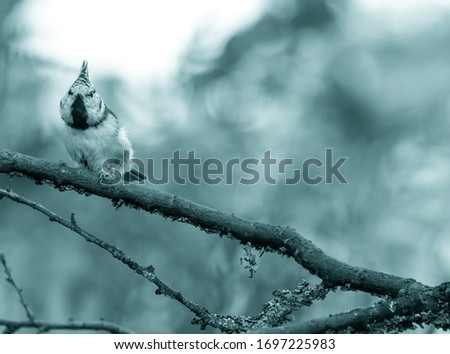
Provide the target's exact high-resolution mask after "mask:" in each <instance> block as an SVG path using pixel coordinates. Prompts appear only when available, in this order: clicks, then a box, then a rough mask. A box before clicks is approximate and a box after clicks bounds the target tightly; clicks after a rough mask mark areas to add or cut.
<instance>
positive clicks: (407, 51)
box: [0, 0, 450, 333]
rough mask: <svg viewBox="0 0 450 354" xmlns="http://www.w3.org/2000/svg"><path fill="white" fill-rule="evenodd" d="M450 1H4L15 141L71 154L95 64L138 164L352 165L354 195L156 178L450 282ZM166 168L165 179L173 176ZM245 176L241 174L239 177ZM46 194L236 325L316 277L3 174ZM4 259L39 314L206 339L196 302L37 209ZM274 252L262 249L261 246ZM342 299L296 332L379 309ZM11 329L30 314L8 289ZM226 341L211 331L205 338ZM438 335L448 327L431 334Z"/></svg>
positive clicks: (51, 204) (351, 254) (43, 199)
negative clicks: (75, 103)
mask: <svg viewBox="0 0 450 354" xmlns="http://www.w3.org/2000/svg"><path fill="white" fill-rule="evenodd" d="M449 19H450V3H449V2H447V1H443V0H442V1H437V0H430V1H427V2H423V1H419V0H417V1H414V0H410V1H407V0H404V1H395V2H393V1H391V2H389V1H387V0H383V1H376V2H375V1H370V0H344V1H339V2H338V1H326V0H310V1H306V0H304V1H295V0H281V1H265V0H247V1H245V2H239V4H238V2H236V4H234V3H232V2H224V1H219V0H215V1H211V0H208V1H207V0H202V1H200V0H197V1H193V2H192V1H191V2H183V1H175V0H170V1H164V2H162V1H161V2H148V1H137V0H136V1H132V2H130V1H128V2H125V1H87V0H78V1H64V2H61V1H56V0H45V1H44V0H40V1H36V0H35V1H33V0H22V1H12V0H3V1H1V2H0V25H1V28H0V31H1V32H0V35H1V37H0V38H1V39H0V147H1V148H8V149H11V150H16V151H19V152H21V153H24V154H29V155H33V156H37V157H42V158H45V159H47V160H50V161H55V162H57V161H60V160H64V161H67V162H68V161H69V156H68V154H67V152H66V150H65V147H64V144H63V142H62V140H61V134H60V132H61V128H62V121H61V119H60V117H59V112H58V108H59V100H60V98H61V97H62V96H63V95H64V94H65V92H66V91H67V90H68V88H69V87H70V85H71V84H72V82H73V81H74V80H75V78H76V76H77V74H78V70H79V67H80V65H81V61H82V60H83V59H88V60H89V62H90V73H91V80H92V81H93V83H94V85H95V86H96V88H97V91H98V92H99V93H100V94H101V95H102V97H103V98H104V100H105V102H106V103H107V104H108V106H109V107H110V108H111V109H112V110H113V111H114V112H115V113H116V114H117V115H118V117H119V120H120V121H121V123H122V124H124V125H125V126H126V127H127V129H128V131H129V136H130V139H131V141H132V142H133V144H134V147H135V150H136V155H137V156H138V157H141V158H147V157H153V158H155V159H156V161H159V159H160V158H163V157H171V155H172V153H173V151H175V150H177V149H181V153H182V155H183V156H185V155H186V154H187V152H188V151H189V150H191V149H195V151H196V155H197V156H198V157H200V158H203V159H205V158H208V157H217V158H220V159H222V160H223V161H226V160H228V159H230V158H233V157H238V158H241V159H243V158H247V157H254V158H261V157H262V156H263V153H264V151H266V150H268V149H270V150H271V151H272V156H273V157H276V158H279V159H282V158H293V159H294V160H295V161H296V162H298V163H301V161H303V160H304V159H306V158H308V157H316V158H323V157H324V154H325V149H326V148H333V149H334V154H335V156H347V157H348V158H349V159H348V161H347V162H346V163H345V164H344V165H343V167H342V168H341V172H342V173H343V174H344V176H345V177H346V178H347V180H348V182H349V184H348V185H342V184H339V183H337V182H336V181H335V183H333V184H320V185H316V186H308V185H305V184H303V183H299V184H297V185H285V184H283V183H281V182H282V180H279V183H277V184H276V185H268V184H267V183H264V182H263V181H261V182H260V183H258V184H256V185H252V186H244V185H239V184H236V183H235V184H233V185H231V186H227V185H225V184H224V183H222V184H219V185H216V186H209V185H206V184H204V183H203V184H201V185H199V186H194V185H192V184H189V183H188V184H187V185H177V184H175V183H173V182H172V183H169V184H167V185H163V186H156V187H155V188H157V189H159V190H164V191H167V192H170V193H175V194H177V195H179V196H181V197H184V198H187V199H190V200H193V201H195V202H198V203H201V204H204V205H207V206H210V207H213V208H217V209H221V210H223V211H226V212H230V213H234V214H236V215H239V216H242V217H245V218H249V219H255V220H259V221H263V222H268V223H272V224H280V225H289V226H292V227H295V228H296V229H297V230H298V231H299V232H300V233H302V235H304V236H305V237H307V238H308V239H310V240H312V241H313V242H314V243H315V244H316V245H317V246H319V247H320V248H322V249H323V250H324V251H325V252H327V253H329V254H330V255H331V256H333V257H335V258H337V259H339V260H341V261H344V262H348V263H350V264H352V265H358V266H363V267H368V268H371V269H375V270H379V271H383V272H387V273H391V274H395V275H399V276H402V277H411V278H415V279H416V280H418V281H421V282H424V283H426V284H428V285H437V284H439V283H441V282H444V281H449V280H450V240H449V237H448V234H449V232H450V224H449V221H448V215H449V214H450V192H449V190H450V159H449V157H450V139H449V133H450V100H449V94H448V93H449V91H450V70H449V69H448V66H449V63H450V47H449V46H448V43H449V41H450V26H449V25H448V24H449V23H450V22H449ZM155 174H156V176H158V171H156V173H155ZM240 176H241V175H239V177H240ZM0 186H1V187H2V188H6V187H8V186H11V187H12V188H13V190H14V191H16V192H17V193H19V194H21V195H23V196H25V197H27V198H30V199H32V200H34V201H37V202H40V203H42V204H43V205H45V206H46V207H48V208H50V209H51V210H53V211H55V212H57V213H59V215H61V216H63V217H69V216H70V213H72V212H74V213H75V215H76V219H77V221H78V223H79V225H80V226H81V227H83V228H85V229H86V230H87V231H89V232H91V233H93V234H95V235H96V236H98V237H100V238H102V239H104V240H106V241H108V242H110V243H113V244H115V245H116V246H118V247H119V248H121V249H122V250H123V251H125V252H126V253H127V254H128V255H129V256H131V257H133V258H134V259H135V260H137V261H139V262H141V263H142V264H152V265H153V266H154V267H155V268H156V272H157V274H158V275H159V276H160V277H161V279H163V280H164V281H165V282H166V283H167V284H168V285H170V286H172V287H173V288H174V289H177V290H179V291H181V292H182V293H183V294H184V295H185V296H187V297H188V298H190V299H191V300H193V301H195V302H197V303H199V304H201V305H203V306H205V307H206V308H208V310H210V311H212V312H217V313H221V314H236V315H255V314H257V313H258V312H259V311H260V310H261V306H262V304H263V303H264V302H266V301H268V300H270V299H271V298H272V295H271V293H272V291H273V290H275V289H293V288H295V287H296V286H297V284H298V283H299V282H300V281H301V280H302V279H307V280H309V281H310V282H312V283H317V282H318V279H317V278H314V277H311V276H310V275H309V274H308V272H306V271H305V270H303V269H301V268H300V267H299V266H298V265H297V264H296V263H295V262H294V261H292V260H291V259H287V258H283V257H280V256H278V255H273V254H268V253H265V254H264V255H263V256H262V257H259V254H257V255H258V257H257V260H258V267H259V268H258V269H257V272H256V274H255V276H254V278H252V279H249V272H248V270H246V269H245V268H244V265H241V262H240V258H242V257H243V256H244V251H243V249H242V246H241V245H239V244H238V243H237V242H234V241H231V240H229V239H223V238H219V237H217V236H216V235H209V234H205V233H203V232H201V231H200V230H197V229H195V228H193V227H191V226H188V225H184V224H181V223H174V222H171V221H167V220H165V219H163V218H161V217H160V216H155V215H149V214H147V213H144V212H141V211H135V210H128V209H127V208H120V209H118V210H115V208H113V207H112V205H111V202H110V201H108V200H104V199H101V198H98V197H95V196H92V197H84V196H80V195H78V194H76V193H74V192H64V193H60V192H58V191H54V190H52V188H50V187H48V186H36V185H35V184H34V183H33V182H31V181H28V180H25V179H20V178H17V177H13V178H9V177H8V176H5V175H0ZM0 252H2V253H4V254H5V257H6V259H7V262H8V264H9V266H10V268H11V269H12V271H13V275H14V276H15V280H16V282H17V283H18V284H19V285H20V286H21V287H22V288H23V290H24V295H25V297H26V299H28V302H29V304H30V306H31V308H32V309H33V311H34V313H35V315H36V317H37V318H39V319H42V320H46V321H60V322H64V321H68V320H69V319H74V320H77V321H87V322H89V321H98V320H99V319H105V320H108V321H112V322H115V323H118V324H120V325H122V326H124V327H126V328H128V329H129V330H131V331H134V332H139V333H144V332H152V333H181V332H183V333H189V332H200V329H199V328H198V327H195V326H192V325H191V324H190V319H191V318H192V317H193V316H192V314H191V313H190V312H188V310H187V309H185V308H184V307H182V306H181V305H178V304H177V303H175V302H174V301H172V300H169V299H167V298H164V297H161V296H156V295H155V294H154V290H155V289H154V286H152V285H151V284H149V283H148V282H146V281H144V280H143V279H142V278H140V277H138V276H136V275H135V274H133V273H132V272H131V271H130V270H129V269H128V268H126V267H125V266H123V265H122V264H121V263H119V262H117V261H115V260H113V259H112V258H111V256H110V255H109V254H107V253H106V252H104V251H102V250H101V249H99V248H97V247H95V246H93V245H91V244H87V243H86V242H84V241H83V240H82V239H81V238H80V237H78V236H77V235H75V234H73V233H72V232H70V231H68V230H66V229H64V228H63V227H61V226H60V225H58V224H54V223H50V222H49V221H48V219H46V218H45V217H44V216H43V215H41V214H39V213H37V212H36V211H34V210H32V209H30V208H28V207H25V206H22V205H18V204H15V203H14V202H11V201H9V200H5V199H4V200H1V201H0ZM255 253H256V252H255ZM373 301H374V298H372V297H371V296H369V295H367V294H356V293H336V294H330V295H329V296H328V297H327V299H326V300H325V301H323V302H320V303H317V304H316V305H315V306H313V307H312V308H309V309H304V310H301V311H299V312H298V313H296V314H295V320H296V321H302V320H306V319H310V318H317V317H321V316H327V315H328V314H331V313H337V312H341V311H345V310H350V309H353V308H354V307H357V306H369V305H371V304H372V303H373ZM0 318H4V319H10V320H22V319H25V318H26V317H25V314H24V311H23V309H22V308H21V306H20V304H19V301H18V299H17V295H16V294H15V293H14V291H13V289H12V287H11V286H10V285H9V284H7V283H6V281H0ZM207 331H208V332H211V331H212V330H211V329H208V330H207ZM424 331H432V329H428V328H425V329H424Z"/></svg>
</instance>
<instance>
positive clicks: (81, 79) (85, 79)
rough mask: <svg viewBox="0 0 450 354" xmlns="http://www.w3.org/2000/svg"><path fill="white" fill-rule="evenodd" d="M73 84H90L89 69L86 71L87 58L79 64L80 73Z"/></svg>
mask: <svg viewBox="0 0 450 354" xmlns="http://www.w3.org/2000/svg"><path fill="white" fill-rule="evenodd" d="M73 84H74V85H87V86H91V85H92V83H91V80H89V71H88V62H87V60H83V64H81V70H80V74H79V75H78V78H77V79H76V80H75V82H74V83H73Z"/></svg>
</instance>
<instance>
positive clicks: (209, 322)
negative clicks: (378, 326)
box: [0, 189, 331, 333]
mask: <svg viewBox="0 0 450 354" xmlns="http://www.w3.org/2000/svg"><path fill="white" fill-rule="evenodd" d="M1 197H5V198H8V199H11V200H13V201H15V202H17V203H20V204H24V205H27V206H29V207H31V208H33V209H35V210H37V211H39V212H41V213H42V214H44V215H46V216H48V218H49V220H50V221H52V222H56V223H58V224H60V225H63V226H64V227H66V228H68V229H70V230H72V231H74V232H75V233H77V234H78V235H80V236H82V237H83V238H84V239H85V240H86V241H87V242H91V243H94V244H95V245H97V246H99V247H101V248H103V249H104V250H106V251H108V252H109V253H110V254H111V255H112V256H113V257H114V258H116V259H117V260H119V261H120V262H122V263H123V264H125V265H127V266H128V267H129V268H130V269H132V270H133V271H134V272H135V273H137V274H139V275H141V276H143V277H144V278H146V279H147V280H148V281H150V282H151V283H153V284H155V285H156V286H157V290H156V293H157V294H158V295H160V294H162V295H165V296H167V297H170V298H172V299H175V300H176V301H178V302H179V303H181V304H182V305H183V306H185V307H186V308H188V309H189V310H190V311H191V312H193V313H194V314H195V315H196V316H197V318H195V319H194V320H193V323H194V324H198V325H200V326H201V327H202V328H205V327H206V326H211V327H214V328H217V329H219V330H221V331H222V332H228V333H240V332H247V331H249V330H256V329H258V328H263V327H273V326H277V325H280V324H282V323H285V322H286V321H289V318H288V315H289V314H290V313H291V312H293V311H295V310H298V309H299V308H300V307H302V306H310V305H311V304H312V303H313V301H315V300H318V299H323V298H325V296H326V294H327V293H328V292H329V291H330V290H331V288H327V287H325V286H323V284H320V285H318V286H316V287H315V288H309V287H308V283H305V282H304V283H302V284H300V286H299V288H298V289H296V290H295V291H293V292H291V291H284V293H280V292H276V294H274V295H276V298H275V299H274V300H272V301H270V302H268V303H267V304H266V305H264V308H263V310H262V311H261V313H260V314H258V315H256V316H249V317H246V316H231V315H220V314H213V313H210V312H209V311H208V310H207V309H206V308H204V307H203V306H200V305H198V304H196V303H194V302H193V301H191V300H189V299H187V298H186V297H185V296H184V295H182V294H181V293H180V292H179V291H176V290H173V289H172V288H171V287H169V286H168V285H167V284H165V283H164V282H163V281H162V280H161V279H159V278H158V277H157V276H156V274H155V270H154V268H153V266H148V267H145V266H142V265H140V264H139V263H137V262H135V261H134V260H132V259H131V258H130V257H128V256H127V255H126V254H125V253H124V252H123V251H122V250H120V249H118V248H117V247H115V246H114V245H111V244H109V243H108V242H105V241H103V240H101V239H99V238H98V237H96V236H94V235H92V234H90V233H88V232H87V231H85V230H83V229H82V228H81V227H79V226H78V225H77V223H76V220H75V216H74V214H71V218H70V221H69V220H65V219H64V218H62V217H60V216H59V215H57V214H55V213H54V212H52V211H51V210H49V209H47V208H46V207H44V206H43V205H41V204H39V203H36V202H34V201H31V200H29V199H27V198H24V197H22V196H20V195H18V194H16V193H14V192H12V191H11V190H4V189H0V198H1Z"/></svg>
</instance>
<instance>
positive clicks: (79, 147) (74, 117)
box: [59, 60, 146, 184]
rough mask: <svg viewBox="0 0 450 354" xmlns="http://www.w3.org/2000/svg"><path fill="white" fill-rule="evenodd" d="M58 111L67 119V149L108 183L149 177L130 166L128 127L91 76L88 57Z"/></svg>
mask: <svg viewBox="0 0 450 354" xmlns="http://www.w3.org/2000/svg"><path fill="white" fill-rule="evenodd" d="M59 112H60V115H61V118H62V120H63V121H64V123H65V124H64V136H63V140H64V144H65V146H66V149H67V152H68V153H69V155H70V157H71V159H72V160H73V161H75V162H76V163H77V164H78V165H79V166H80V167H81V168H84V169H87V170H88V171H90V172H93V173H95V174H96V175H97V176H98V177H99V178H100V181H106V182H109V184H112V183H111V182H114V183H117V182H119V181H120V180H124V181H127V182H134V181H139V182H142V181H144V180H145V179H146V176H145V174H144V173H142V171H138V170H136V169H135V168H131V166H130V165H131V162H132V160H133V148H132V144H131V142H130V140H129V138H128V136H127V132H126V130H125V128H124V127H123V126H121V125H120V124H119V120H118V119H117V116H116V115H115V114H114V113H113V112H112V111H111V110H110V109H109V108H108V106H107V105H106V104H105V102H104V101H103V99H102V97H101V96H100V95H99V94H98V93H97V91H96V89H95V87H94V85H93V84H92V82H91V80H90V79H89V71H88V62H87V61H86V60H84V61H83V64H82V65H81V69H80V73H79V75H78V77H77V79H76V80H75V81H74V83H73V84H72V85H71V86H70V88H69V90H68V91H67V92H66V94H65V95H64V96H63V98H62V99H61V101H60V104H59ZM118 168H119V169H118Z"/></svg>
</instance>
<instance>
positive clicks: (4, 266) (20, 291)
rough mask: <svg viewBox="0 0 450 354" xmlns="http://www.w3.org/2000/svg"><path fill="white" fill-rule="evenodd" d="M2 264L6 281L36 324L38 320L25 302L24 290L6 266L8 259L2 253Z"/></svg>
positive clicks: (28, 316)
mask: <svg viewBox="0 0 450 354" xmlns="http://www.w3.org/2000/svg"><path fill="white" fill-rule="evenodd" d="M0 263H2V265H3V269H4V272H5V275H6V281H7V282H8V283H10V284H11V285H12V287H13V288H14V290H15V291H16V293H17V295H18V296H19V301H20V303H21V305H22V307H23V309H24V310H25V313H26V315H27V318H28V319H29V320H30V322H32V323H35V322H36V319H35V317H34V314H33V311H31V308H30V306H28V304H27V303H26V301H25V298H24V297H23V294H22V289H19V287H18V286H17V284H16V282H15V281H14V278H13V277H12V273H11V269H9V267H8V265H7V264H6V259H5V256H4V255H3V254H1V253H0Z"/></svg>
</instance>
